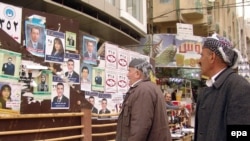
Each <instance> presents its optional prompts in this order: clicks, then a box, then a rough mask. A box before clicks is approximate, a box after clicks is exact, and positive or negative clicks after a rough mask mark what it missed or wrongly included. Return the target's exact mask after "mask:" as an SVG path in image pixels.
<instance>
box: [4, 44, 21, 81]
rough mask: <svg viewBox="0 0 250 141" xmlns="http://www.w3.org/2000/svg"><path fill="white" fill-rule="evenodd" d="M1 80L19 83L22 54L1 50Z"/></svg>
mask: <svg viewBox="0 0 250 141" xmlns="http://www.w3.org/2000/svg"><path fill="white" fill-rule="evenodd" d="M0 60H1V61H0V66H1V71H0V80H2V81H6V82H7V81H8V82H18V80H19V70H20V65H21V53H17V52H13V51H9V50H5V49H0Z"/></svg>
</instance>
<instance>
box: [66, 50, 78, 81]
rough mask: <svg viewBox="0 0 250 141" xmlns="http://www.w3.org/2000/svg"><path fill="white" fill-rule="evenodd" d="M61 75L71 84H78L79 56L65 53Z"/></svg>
mask: <svg viewBox="0 0 250 141" xmlns="http://www.w3.org/2000/svg"><path fill="white" fill-rule="evenodd" d="M62 69H63V73H64V76H65V77H67V78H68V79H69V80H70V81H71V82H72V83H73V84H79V83H80V76H79V74H80V73H79V71H80V56H79V54H75V53H65V57H64V64H63V67H62Z"/></svg>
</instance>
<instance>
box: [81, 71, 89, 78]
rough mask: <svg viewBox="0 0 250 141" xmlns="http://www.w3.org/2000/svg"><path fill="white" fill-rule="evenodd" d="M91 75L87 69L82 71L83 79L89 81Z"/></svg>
mask: <svg viewBox="0 0 250 141" xmlns="http://www.w3.org/2000/svg"><path fill="white" fill-rule="evenodd" d="M88 75H89V71H88V70H87V69H83V70H82V78H83V79H87V78H88Z"/></svg>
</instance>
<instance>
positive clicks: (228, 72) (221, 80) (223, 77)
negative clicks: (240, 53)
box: [213, 68, 235, 89]
mask: <svg viewBox="0 0 250 141" xmlns="http://www.w3.org/2000/svg"><path fill="white" fill-rule="evenodd" d="M232 73H235V72H234V70H232V69H231V68H227V69H225V70H224V71H223V72H221V74H220V75H219V76H217V77H216V78H215V82H214V84H213V86H214V87H215V88H216V89H218V88H219V87H220V86H221V85H222V84H223V83H224V82H225V80H226V79H227V78H228V76H229V75H231V74H232Z"/></svg>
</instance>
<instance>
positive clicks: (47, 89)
mask: <svg viewBox="0 0 250 141" xmlns="http://www.w3.org/2000/svg"><path fill="white" fill-rule="evenodd" d="M52 76H53V74H52V72H51V70H42V71H41V74H40V75H39V76H38V77H35V78H34V81H35V83H36V84H37V86H36V87H35V88H33V94H34V99H36V100H44V99H50V98H51V91H52V87H51V86H52Z"/></svg>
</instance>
